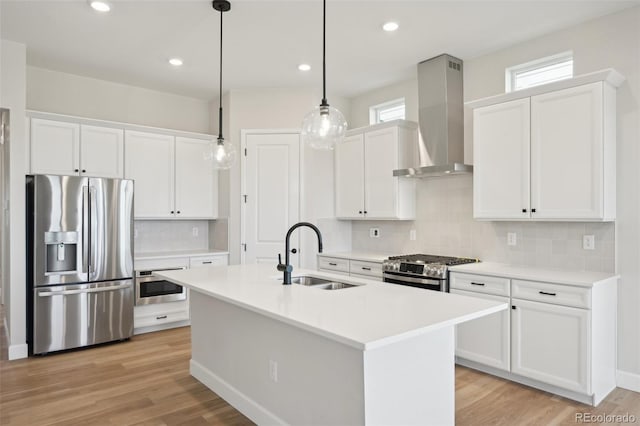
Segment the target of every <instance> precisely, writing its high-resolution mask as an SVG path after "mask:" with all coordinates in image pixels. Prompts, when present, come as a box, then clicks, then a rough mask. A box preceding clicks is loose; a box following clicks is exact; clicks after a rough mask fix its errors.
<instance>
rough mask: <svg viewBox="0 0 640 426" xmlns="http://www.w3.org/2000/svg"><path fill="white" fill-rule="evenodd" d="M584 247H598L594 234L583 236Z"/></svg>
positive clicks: (591, 248) (590, 248)
mask: <svg viewBox="0 0 640 426" xmlns="http://www.w3.org/2000/svg"><path fill="white" fill-rule="evenodd" d="M582 248H583V249H585V250H595V249H596V238H595V237H594V236H593V235H583V236H582Z"/></svg>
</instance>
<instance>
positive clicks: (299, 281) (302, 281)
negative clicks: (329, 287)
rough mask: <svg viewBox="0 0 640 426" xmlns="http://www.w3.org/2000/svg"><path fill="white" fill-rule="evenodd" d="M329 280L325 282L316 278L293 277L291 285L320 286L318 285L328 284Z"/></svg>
mask: <svg viewBox="0 0 640 426" xmlns="http://www.w3.org/2000/svg"><path fill="white" fill-rule="evenodd" d="M330 283H331V280H325V279H324V278H316V277H293V278H291V284H301V285H313V286H316V285H320V284H330Z"/></svg>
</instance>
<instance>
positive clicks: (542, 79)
mask: <svg viewBox="0 0 640 426" xmlns="http://www.w3.org/2000/svg"><path fill="white" fill-rule="evenodd" d="M505 77H506V78H505V86H506V87H505V90H506V91H507V92H513V91H515V90H521V89H526V88H528V87H534V86H539V85H541V84H547V83H552V82H554V81H558V80H564V79H566V78H571V77H573V52H565V53H561V54H559V55H554V56H549V57H546V58H542V59H538V60H535V61H532V62H527V63H526V64H521V65H516V66H514V67H510V68H507V70H506V75H505Z"/></svg>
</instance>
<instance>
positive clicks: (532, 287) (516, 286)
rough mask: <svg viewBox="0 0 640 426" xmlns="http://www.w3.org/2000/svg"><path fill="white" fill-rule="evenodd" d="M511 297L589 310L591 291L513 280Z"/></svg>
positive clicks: (583, 288)
mask: <svg viewBox="0 0 640 426" xmlns="http://www.w3.org/2000/svg"><path fill="white" fill-rule="evenodd" d="M512 284H513V288H512V294H511V296H512V297H513V298H516V299H525V300H534V301H536V302H543V303H552V304H554V305H563V306H573V307H576V308H586V309H589V308H591V289H589V288H585V287H573V286H568V285H560V284H551V283H544V282H537V281H524V280H513V281H512Z"/></svg>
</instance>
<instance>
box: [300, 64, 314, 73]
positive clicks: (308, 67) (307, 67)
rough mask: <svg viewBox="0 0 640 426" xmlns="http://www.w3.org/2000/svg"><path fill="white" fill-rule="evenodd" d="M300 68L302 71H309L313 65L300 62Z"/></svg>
mask: <svg viewBox="0 0 640 426" xmlns="http://www.w3.org/2000/svg"><path fill="white" fill-rule="evenodd" d="M298 69H299V70H300V71H309V70H310V69H311V65H309V64H300V65H298Z"/></svg>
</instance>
